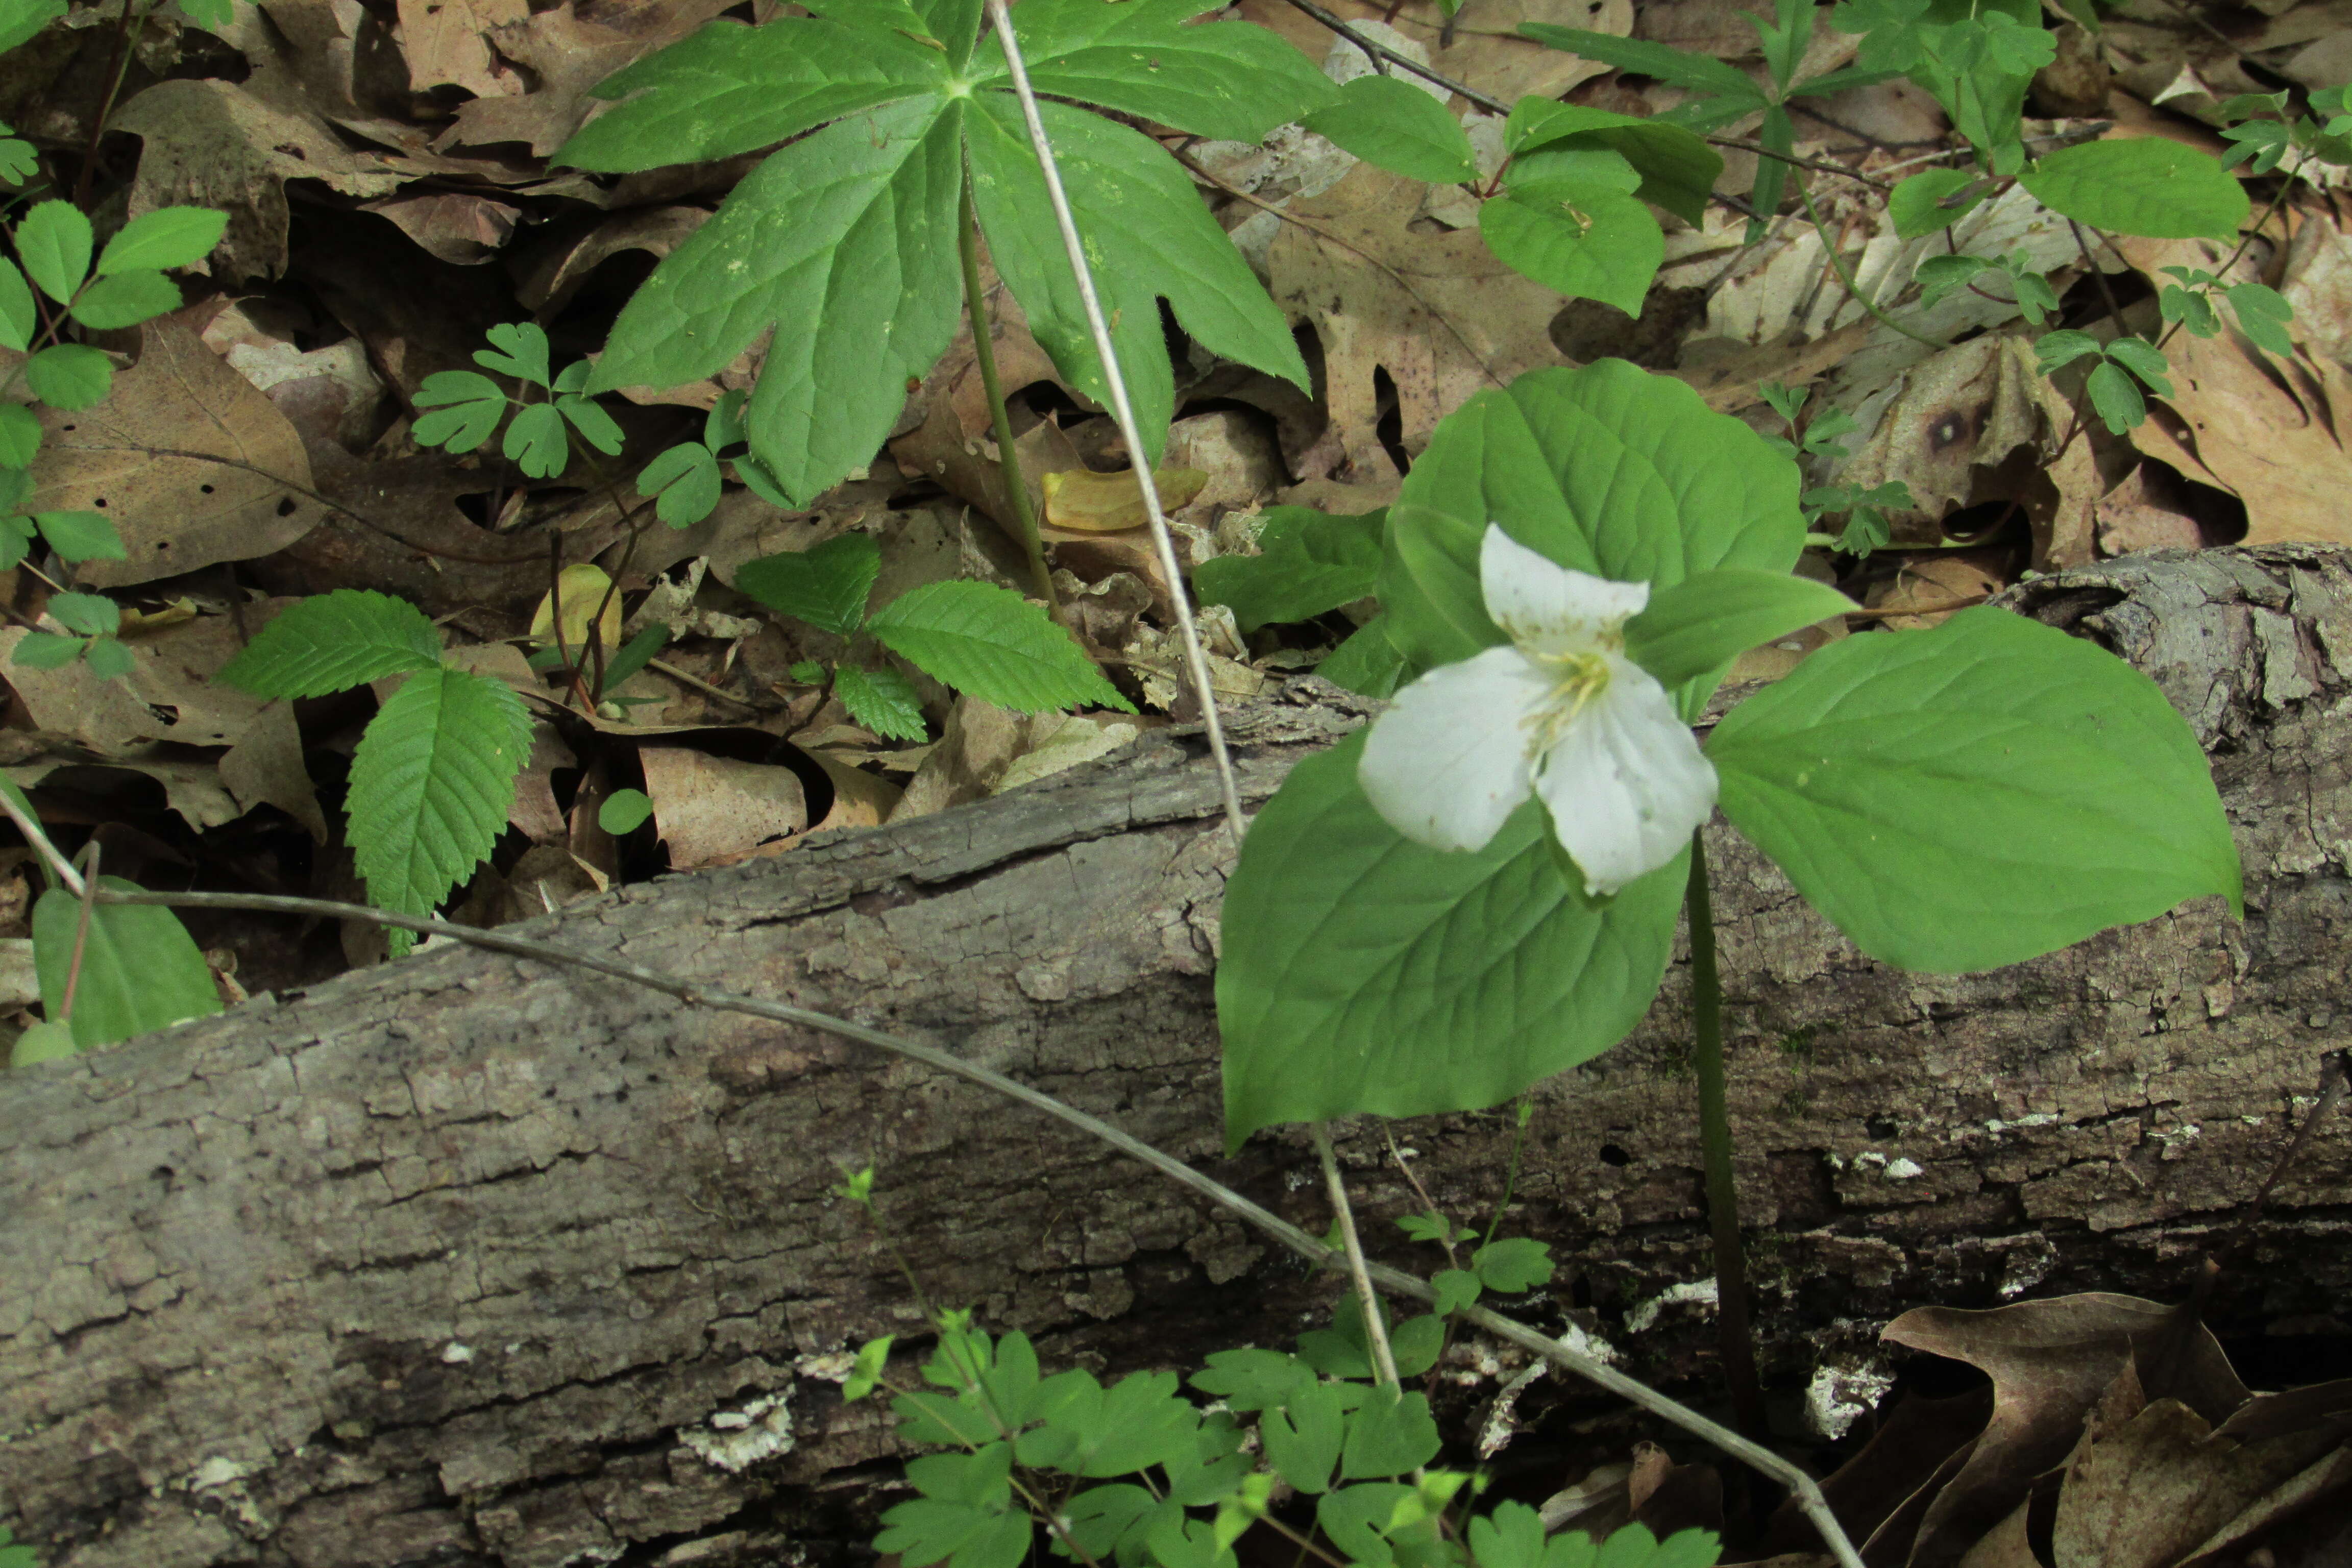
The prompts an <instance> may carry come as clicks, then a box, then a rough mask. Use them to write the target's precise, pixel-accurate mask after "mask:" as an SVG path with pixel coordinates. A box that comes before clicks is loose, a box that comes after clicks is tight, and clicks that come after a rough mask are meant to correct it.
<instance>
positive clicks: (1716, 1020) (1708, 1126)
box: [1688, 833, 1771, 1443]
mask: <svg viewBox="0 0 2352 1568" xmlns="http://www.w3.org/2000/svg"><path fill="white" fill-rule="evenodd" d="M1688 907H1689V910H1690V944H1691V1014H1692V1032H1693V1034H1694V1035H1695V1036H1696V1043H1697V1047H1698V1050H1697V1055H1696V1058H1695V1063H1694V1065H1695V1066H1696V1068H1697V1072H1698V1136H1699V1145H1700V1148H1701V1149H1702V1151H1703V1152H1704V1155H1705V1159H1706V1221H1707V1228H1708V1229H1709V1230H1710V1231H1712V1232H1713V1233H1714V1237H1715V1294H1716V1324H1717V1329H1718V1331H1720V1333H1721V1336H1722V1344H1723V1375H1724V1381H1725V1382H1727V1384H1730V1386H1731V1408H1732V1413H1733V1418H1734V1420H1735V1421H1736V1422H1737V1424H1738V1427H1739V1431H1740V1434H1741V1435H1742V1436H1745V1437H1747V1438H1748V1440H1749V1441H1750V1442H1755V1443H1762V1442H1765V1441H1767V1440H1768V1439H1769V1437H1770V1436H1771V1432H1770V1427H1769V1425H1768V1424H1767V1423H1766V1421H1765V1418H1764V1387H1763V1384H1762V1383H1761V1382H1759V1380H1758V1378H1757V1375H1756V1341H1755V1339H1754V1337H1753V1336H1752V1335H1751V1334H1750V1332H1749V1331H1748V1258H1747V1255H1746V1254H1745V1253H1744V1252H1742V1251H1741V1250H1740V1246H1739V1186H1738V1182H1737V1181H1736V1180H1735V1179H1734V1177H1733V1174H1732V1169H1731V1113H1730V1110H1729V1108H1728V1106H1727V1103H1726V1100H1725V1096H1724V1083H1723V981H1722V978H1721V977H1720V976H1719V975H1718V974H1717V973H1716V968H1715V910H1714V906H1713V903H1712V901H1711V900H1709V899H1708V897H1707V887H1706V845H1705V844H1704V843H1703V842H1701V840H1700V837H1699V835H1698V834H1696V833H1694V834H1692V835H1691V863H1690V894H1689V899H1688Z"/></svg>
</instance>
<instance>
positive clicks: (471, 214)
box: [360, 191, 522, 267]
mask: <svg viewBox="0 0 2352 1568" xmlns="http://www.w3.org/2000/svg"><path fill="white" fill-rule="evenodd" d="M360 210H361V211H362V212H371V213H374V214H375V215H376V216H379V217H385V218H389V219H391V220H392V222H393V223H394V225H396V226H398V227H399V229H400V232H401V233H403V234H404V235H406V236H408V237H409V238H411V239H413V240H415V242H416V244H417V246H418V247H419V248H420V249H422V250H425V251H426V252H427V253H429V254H431V255H434V256H437V257H439V258H441V259H442V260H444V261H446V262H450V263H452V264H454V265H456V266H458V267H478V266H479V265H481V264H482V263H483V262H485V261H488V260H490V259H491V258H494V257H495V256H497V255H498V253H499V250H500V249H502V248H503V247H505V245H506V243H507V240H508V238H509V237H510V236H512V235H513V233H514V230H515V223H516V220H517V219H518V218H520V216H521V215H522V209H521V208H520V207H518V206H516V205H514V204H512V203H511V202H502V201H497V200H494V199H492V198H491V197H488V196H480V195H471V194H469V193H467V192H464V191H425V192H419V193H417V194H416V195H399V196H392V197H388V198H387V199H385V200H383V201H380V202H368V203H366V204H364V205H362V207H361V208H360Z"/></svg>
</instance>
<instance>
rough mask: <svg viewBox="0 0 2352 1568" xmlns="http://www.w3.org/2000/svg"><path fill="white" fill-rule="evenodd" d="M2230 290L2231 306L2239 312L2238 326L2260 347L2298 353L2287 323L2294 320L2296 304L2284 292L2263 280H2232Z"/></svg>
mask: <svg viewBox="0 0 2352 1568" xmlns="http://www.w3.org/2000/svg"><path fill="white" fill-rule="evenodd" d="M2228 293H2229V296H2230V308H2231V310H2235V311H2236V312H2237V313H2238V330H2239V331H2242V332H2243V333H2245V334H2246V336H2247V337H2249V338H2251V339H2252V341H2253V342H2254V343H2255V345H2256V346H2257V347H2260V348H2263V349H2266V350H2268V351H2269V352H2270V353H2274V354H2279V355H2282V356H2284V355H2287V354H2292V353H2294V340H2293V339H2292V338H2290V337H2288V336H2287V331H2286V324H2287V323H2288V322H2289V321H2293V320H2294V306H2293V305H2290V304H2288V303H2287V301H2286V297H2285V296H2284V295H2283V294H2281V293H2280V292H2279V291H2278V290H2277V289H2273V288H2270V287H2269V286H2268V285H2266V284H2262V283H2237V284H2232V285H2231V287H2230V289H2229V290H2228Z"/></svg>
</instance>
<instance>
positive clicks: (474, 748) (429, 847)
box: [272, 612, 530, 957]
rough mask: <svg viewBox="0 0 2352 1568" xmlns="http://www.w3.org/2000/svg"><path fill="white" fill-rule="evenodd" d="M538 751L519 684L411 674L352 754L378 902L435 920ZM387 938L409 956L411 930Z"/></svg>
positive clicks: (356, 816)
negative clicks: (527, 761) (532, 749)
mask: <svg viewBox="0 0 2352 1568" xmlns="http://www.w3.org/2000/svg"><path fill="white" fill-rule="evenodd" d="M289 613H291V612H289ZM279 618H280V619H281V620H282V619H283V618H284V617H283V616H280V617H279ZM272 624H273V625H275V623H272ZM529 755H530V716H529V715H528V714H526V713H525V712H524V711H523V706H522V699H521V698H520V697H518V696H517V695H516V694H515V691H514V689H513V688H511V687H509V686H508V685H507V684H506V683H505V682H503V681H499V680H489V679H484V678H483V677H481V676H478V675H475V674H472V673H470V672H468V671H466V670H462V669H450V668H442V667H439V666H436V667H435V668H431V669H422V670H418V671H417V672H416V673H415V674H414V675H411V676H410V677H409V678H408V679H407V680H406V681H405V682H404V683H403V685H402V686H401V688H400V689H399V690H397V691H395V692H394V693H393V694H392V697H391V699H390V700H387V701H386V702H385V703H384V705H383V707H382V708H381V709H379V710H377V711H376V716H375V717H374V718H373V719H372V720H370V721H368V727H367V730H366V731H365V732H364V733H363V734H362V736H361V737H360V743H359V748H358V750H357V751H355V752H353V753H352V773H351V793H350V796H349V799H348V801H347V809H348V811H349V813H350V816H351V821H350V825H349V827H348V829H347V833H346V837H348V838H349V840H350V843H351V847H352V858H353V860H354V861H355V862H356V863H357V866H358V868H359V873H360V876H361V878H362V879H363V880H364V881H365V882H366V883H367V889H368V898H369V899H370V900H372V901H373V903H375V904H376V905H377V906H378V907H379V908H382V909H387V910H397V911H399V912H401V913H404V914H412V915H429V914H431V913H432V912H433V911H434V910H435V908H436V907H437V906H438V905H439V904H440V902H441V900H443V899H444V898H446V897H447V896H448V893H449V890H450V889H452V888H454V887H456V886H457V882H458V879H460V878H462V877H464V876H466V875H467V873H469V872H471V871H472V870H473V869H474V868H475V867H477V866H478V865H480V864H481V863H482V862H483V861H484V860H486V859H488V858H489V853H490V848H491V847H492V846H493V845H495V844H496V843H497V842H498V837H499V833H500V832H501V831H503V830H504V828H505V827H506V824H507V814H508V812H509V811H510V810H511V809H512V808H513V805H514V781H515V775H516V774H517V773H520V771H521V769H522V764H523V761H524V759H525V758H527V757H528V756H529ZM387 934H388V935H389V937H390V938H391V939H392V951H393V953H394V956H395V957H397V956H398V955H400V954H401V953H404V952H407V950H408V947H409V945H410V941H411V940H413V939H410V938H409V933H407V932H405V931H391V932H388V933H387ZM404 939H408V940H404Z"/></svg>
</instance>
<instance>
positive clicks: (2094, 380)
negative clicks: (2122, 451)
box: [2083, 360, 2147, 436]
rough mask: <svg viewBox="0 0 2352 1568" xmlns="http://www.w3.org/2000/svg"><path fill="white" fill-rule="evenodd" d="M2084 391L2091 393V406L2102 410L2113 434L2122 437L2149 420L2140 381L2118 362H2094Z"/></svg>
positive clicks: (2104, 419)
mask: <svg viewBox="0 0 2352 1568" xmlns="http://www.w3.org/2000/svg"><path fill="white" fill-rule="evenodd" d="M2083 390H2084V392H2086V393H2088V394H2089V395H2090V398H2091V406H2092V407H2094V408H2095V409H2097V410H2098V411H2099V418H2100V421H2101V422H2102V423H2104V424H2105V426H2106V427H2107V430H2108V433H2109V434H2110V435H2116V436H2120V435H2122V434H2123V433H2124V432H2125V431H2126V430H2136V429H2137V428H2139V426H2142V425H2145V424H2147V399H2146V398H2144V397H2142V396H2141V395H2140V392H2139V386H2138V384H2137V383H2135V382H2134V381H2133V380H2132V378H2131V377H2130V376H2128V375H2126V374H2124V369H2123V367H2122V366H2121V365H2119V364H2116V363H2115V362H2114V361H2112V360H2101V361H2100V362H2099V363H2097V364H2095V365H2093V366H2092V367H2091V374H2090V377H2089V379H2088V380H2086V381H2085V382H2084V384H2083Z"/></svg>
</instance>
